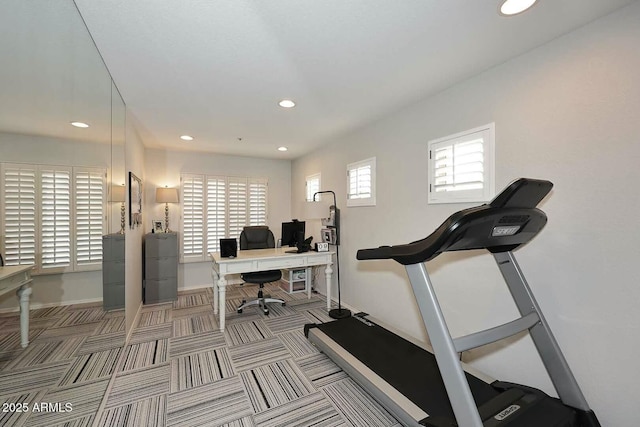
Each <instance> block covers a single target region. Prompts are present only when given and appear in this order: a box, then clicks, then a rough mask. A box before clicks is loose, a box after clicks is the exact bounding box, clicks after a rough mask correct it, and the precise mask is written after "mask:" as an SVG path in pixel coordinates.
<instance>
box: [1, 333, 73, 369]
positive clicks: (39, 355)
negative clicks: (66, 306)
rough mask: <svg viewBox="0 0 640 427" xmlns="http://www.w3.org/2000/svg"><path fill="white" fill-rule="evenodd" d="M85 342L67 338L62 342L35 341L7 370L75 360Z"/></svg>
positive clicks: (6, 367) (9, 364)
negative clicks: (75, 355) (77, 352)
mask: <svg viewBox="0 0 640 427" xmlns="http://www.w3.org/2000/svg"><path fill="white" fill-rule="evenodd" d="M83 342H84V337H77V338H67V339H62V340H55V341H54V340H45V341H41V340H35V341H33V342H32V343H30V344H29V346H28V347H27V348H26V349H25V350H24V351H23V352H22V353H21V354H20V355H19V356H17V357H16V358H15V359H14V360H12V361H11V362H9V363H8V364H7V365H6V366H5V369H9V370H10V369H20V368H25V367H28V366H35V365H39V364H43V363H52V362H60V361H64V360H70V359H72V358H73V356H74V354H75V352H76V350H78V348H79V347H80V346H81V345H82V343H83Z"/></svg>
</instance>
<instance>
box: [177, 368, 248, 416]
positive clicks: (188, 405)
mask: <svg viewBox="0 0 640 427" xmlns="http://www.w3.org/2000/svg"><path fill="white" fill-rule="evenodd" d="M167 402H168V405H167V426H180V427H196V426H222V425H225V424H229V423H232V422H233V421H236V420H240V419H243V418H245V417H249V416H252V415H253V411H252V409H251V404H250V402H249V399H248V398H247V396H246V394H245V390H244V387H243V386H242V381H241V380H240V378H239V377H237V376H234V377H230V378H226V379H222V380H220V381H216V382H213V383H210V384H205V385H203V386H200V387H195V388H190V389H187V390H184V391H179V392H176V393H171V394H169V397H168V399H167Z"/></svg>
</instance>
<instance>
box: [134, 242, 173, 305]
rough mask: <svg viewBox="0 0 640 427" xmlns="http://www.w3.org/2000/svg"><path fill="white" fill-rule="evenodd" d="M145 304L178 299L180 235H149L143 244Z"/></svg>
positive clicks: (143, 291) (143, 296) (143, 297)
mask: <svg viewBox="0 0 640 427" xmlns="http://www.w3.org/2000/svg"><path fill="white" fill-rule="evenodd" d="M143 262H144V269H143V274H144V279H143V285H142V288H143V289H142V299H143V301H144V303H145V304H155V303H159V302H167V301H174V300H175V299H177V297H178V235H177V234H176V233H148V234H146V235H145V236H144V242H143Z"/></svg>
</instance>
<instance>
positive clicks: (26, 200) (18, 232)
mask: <svg viewBox="0 0 640 427" xmlns="http://www.w3.org/2000/svg"><path fill="white" fill-rule="evenodd" d="M1 169H2V177H1V178H2V179H1V183H2V187H1V188H0V191H1V193H0V200H2V202H3V203H2V205H3V206H2V220H3V221H2V233H0V234H2V235H3V236H4V245H3V246H4V247H2V248H0V249H2V250H3V252H4V262H5V265H21V264H35V262H36V167H35V166H28V165H12V164H3V165H2V168H1Z"/></svg>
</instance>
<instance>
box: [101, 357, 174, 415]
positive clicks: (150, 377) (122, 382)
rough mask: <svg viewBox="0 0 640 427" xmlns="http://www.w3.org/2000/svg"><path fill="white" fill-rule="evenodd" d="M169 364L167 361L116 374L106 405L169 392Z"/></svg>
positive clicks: (134, 400) (117, 404)
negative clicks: (162, 363)
mask: <svg viewBox="0 0 640 427" xmlns="http://www.w3.org/2000/svg"><path fill="white" fill-rule="evenodd" d="M170 383H171V366H170V365H169V363H165V364H164V365H155V366H153V367H151V368H144V369H138V370H135V371H127V372H124V373H119V374H117V375H116V379H115V382H114V384H113V388H112V389H111V392H110V393H109V396H108V398H107V403H106V407H107V408H113V407H116V406H123V405H128V404H131V403H132V402H136V401H138V400H143V399H148V398H151V397H155V396H160V395H163V394H167V393H169V391H170V390H169V389H170Z"/></svg>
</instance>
